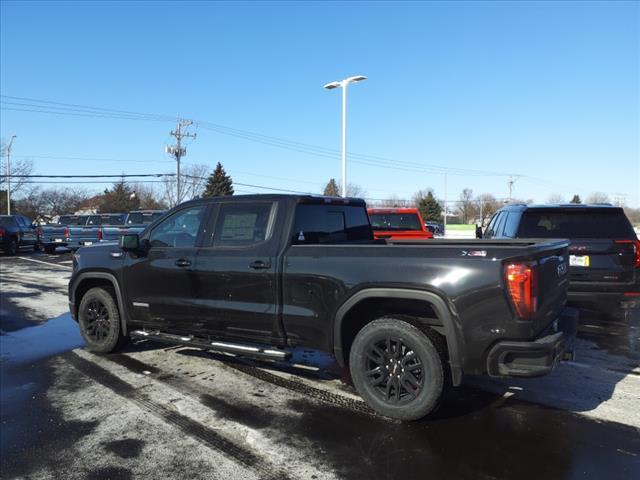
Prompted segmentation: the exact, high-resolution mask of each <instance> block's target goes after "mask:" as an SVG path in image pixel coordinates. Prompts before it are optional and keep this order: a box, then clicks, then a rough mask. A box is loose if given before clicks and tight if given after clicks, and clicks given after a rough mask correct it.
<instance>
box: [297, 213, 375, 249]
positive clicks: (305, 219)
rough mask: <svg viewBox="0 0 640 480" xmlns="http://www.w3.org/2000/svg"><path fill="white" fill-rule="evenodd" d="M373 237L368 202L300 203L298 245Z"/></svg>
mask: <svg viewBox="0 0 640 480" xmlns="http://www.w3.org/2000/svg"><path fill="white" fill-rule="evenodd" d="M367 240H373V234H372V231H371V224H370V223H369V216H368V215H367V210H366V209H365V208H364V206H357V205H315V204H299V205H298V206H297V208H296V218H295V223H294V228H293V238H292V243H293V244H294V245H310V244H311V245H313V244H320V243H343V242H358V241H367Z"/></svg>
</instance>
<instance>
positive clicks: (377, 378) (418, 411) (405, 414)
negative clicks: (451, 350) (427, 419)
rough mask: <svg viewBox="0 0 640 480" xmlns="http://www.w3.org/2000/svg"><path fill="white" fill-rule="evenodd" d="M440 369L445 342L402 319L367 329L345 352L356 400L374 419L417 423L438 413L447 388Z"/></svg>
mask: <svg viewBox="0 0 640 480" xmlns="http://www.w3.org/2000/svg"><path fill="white" fill-rule="evenodd" d="M445 365H446V342H445V339H444V338H443V337H442V338H440V337H438V335H437V334H436V333H435V332H433V331H431V330H429V328H428V327H423V328H418V327H417V326H415V325H413V324H411V323H409V322H407V321H405V319H404V318H393V317H382V318H378V319H376V320H373V321H372V322H370V323H367V324H366V325H365V326H364V327H363V328H362V329H361V330H360V331H359V332H358V334H357V335H356V338H355V339H354V341H353V344H352V345H351V351H350V352H349V371H350V372H351V378H352V379H353V384H354V385H355V387H356V390H357V391H358V393H359V394H360V396H361V397H362V398H363V399H364V400H365V401H366V402H367V403H368V404H369V406H370V407H371V408H372V409H373V410H375V411H376V412H378V413H379V414H381V415H384V416H386V417H391V418H396V419H399V420H417V419H420V418H422V417H424V416H426V415H428V414H429V413H431V412H433V411H434V410H435V409H436V408H437V407H438V405H439V404H440V401H441V399H442V398H443V394H444V391H445V388H446V386H447V385H448V375H447V372H446V371H445Z"/></svg>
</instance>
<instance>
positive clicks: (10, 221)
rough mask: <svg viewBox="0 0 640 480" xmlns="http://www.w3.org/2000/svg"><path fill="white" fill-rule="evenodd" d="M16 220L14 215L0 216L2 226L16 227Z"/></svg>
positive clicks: (0, 225)
mask: <svg viewBox="0 0 640 480" xmlns="http://www.w3.org/2000/svg"><path fill="white" fill-rule="evenodd" d="M15 226H16V221H15V219H14V218H13V217H0V227H15Z"/></svg>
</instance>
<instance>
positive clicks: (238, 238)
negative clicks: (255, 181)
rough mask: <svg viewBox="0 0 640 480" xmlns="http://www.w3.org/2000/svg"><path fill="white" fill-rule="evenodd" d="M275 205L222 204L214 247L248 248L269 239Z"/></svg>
mask: <svg viewBox="0 0 640 480" xmlns="http://www.w3.org/2000/svg"><path fill="white" fill-rule="evenodd" d="M274 218H275V203H273V202H264V203H223V204H221V205H220V210H219V213H218V220H217V222H216V229H215V232H214V234H213V245H214V246H245V247H246V246H250V245H256V244H258V243H262V242H265V241H267V240H269V239H270V238H271V233H272V229H273V219H274Z"/></svg>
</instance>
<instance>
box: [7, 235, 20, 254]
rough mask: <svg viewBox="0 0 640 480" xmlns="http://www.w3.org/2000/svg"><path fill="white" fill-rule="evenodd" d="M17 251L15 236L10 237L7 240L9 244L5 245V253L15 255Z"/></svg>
mask: <svg viewBox="0 0 640 480" xmlns="http://www.w3.org/2000/svg"><path fill="white" fill-rule="evenodd" d="M17 253H18V241H17V240H16V239H15V238H11V239H10V240H9V245H7V255H11V256H13V255H16V254H17Z"/></svg>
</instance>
